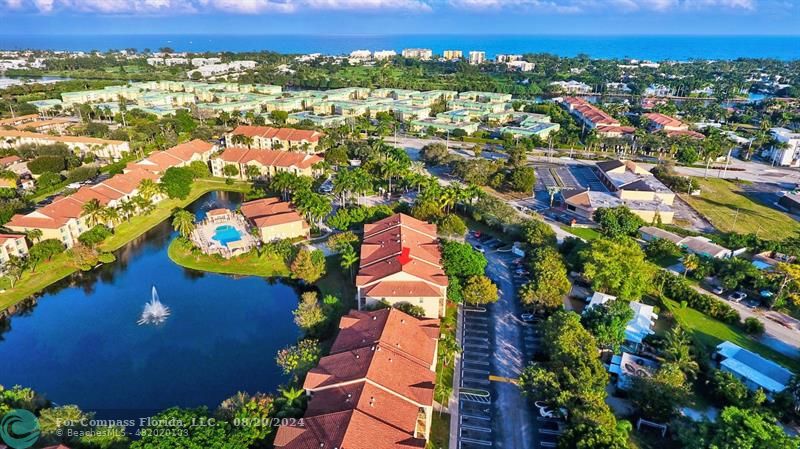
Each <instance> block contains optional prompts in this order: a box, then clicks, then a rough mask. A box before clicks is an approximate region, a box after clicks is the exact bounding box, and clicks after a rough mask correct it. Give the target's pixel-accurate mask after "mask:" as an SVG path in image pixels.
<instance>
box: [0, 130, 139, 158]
mask: <svg viewBox="0 0 800 449" xmlns="http://www.w3.org/2000/svg"><path fill="white" fill-rule="evenodd" d="M57 143H61V144H64V145H66V146H67V147H69V148H70V149H71V150H76V151H79V152H80V153H82V154H87V153H93V154H94V155H95V156H97V157H99V158H103V159H111V160H119V159H121V158H122V157H123V156H125V154H127V153H128V152H129V151H130V146H129V145H128V142H125V141H122V140H108V139H98V138H95V137H82V136H54V135H51V134H40V133H34V132H30V131H19V130H9V129H0V148H18V147H20V146H22V145H29V144H30V145H53V144H57Z"/></svg>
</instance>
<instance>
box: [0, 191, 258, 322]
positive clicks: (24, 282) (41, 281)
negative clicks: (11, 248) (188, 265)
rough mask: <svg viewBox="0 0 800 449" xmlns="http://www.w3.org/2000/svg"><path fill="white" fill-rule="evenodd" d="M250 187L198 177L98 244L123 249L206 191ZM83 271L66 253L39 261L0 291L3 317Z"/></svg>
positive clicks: (103, 247)
mask: <svg viewBox="0 0 800 449" xmlns="http://www.w3.org/2000/svg"><path fill="white" fill-rule="evenodd" d="M248 190H250V184H249V183H234V184H226V183H225V181H224V180H219V179H214V178H206V179H198V180H196V181H195V182H194V183H193V184H192V191H191V192H190V193H189V196H187V197H186V198H185V199H165V200H163V201H161V202H159V203H158V204H157V205H156V208H155V210H153V212H151V213H150V214H148V215H142V216H137V217H135V218H133V219H131V221H129V222H125V223H120V224H119V225H118V226H117V227H116V228H115V229H114V235H112V236H110V237H109V238H108V239H106V240H105V241H104V242H102V243H101V244H99V245H98V246H97V249H98V250H100V251H104V252H113V251H117V250H119V249H121V248H123V247H124V246H125V245H127V244H128V243H130V242H131V241H133V240H135V239H137V238H139V237H141V236H142V235H144V234H145V233H146V232H147V231H149V230H150V229H153V228H154V227H155V226H157V225H158V224H159V223H162V222H163V221H164V220H166V219H168V218H169V217H170V215H171V214H172V211H173V209H175V208H183V207H186V206H188V205H189V204H192V203H193V202H195V201H197V199H198V198H200V197H201V196H203V195H205V194H206V193H209V192H213V191H221V192H240V193H245V192H247V191H248ZM78 271H79V268H78V267H77V266H76V265H75V264H74V263H73V260H72V259H71V258H70V257H69V255H68V254H67V253H66V252H64V253H61V254H59V255H57V256H55V257H54V258H53V260H51V261H49V262H44V263H41V264H39V266H38V267H37V268H36V271H35V272H34V273H31V272H30V271H27V272H25V274H23V276H22V278H21V279H20V280H19V281H17V284H16V285H15V286H14V287H13V288H9V289H7V290H5V291H3V292H0V317H2V316H5V315H8V314H10V313H13V310H12V311H11V312H10V313H9V309H12V308H13V307H14V306H15V305H16V304H18V303H19V302H21V301H23V300H25V299H27V298H29V297H31V296H34V295H35V294H37V293H39V292H41V291H42V290H44V289H45V288H47V287H48V286H50V285H52V284H55V283H56V282H59V281H61V280H63V279H66V278H67V277H69V276H70V275H72V274H74V273H76V272H78Z"/></svg>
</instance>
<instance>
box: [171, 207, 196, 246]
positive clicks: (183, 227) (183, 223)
mask: <svg viewBox="0 0 800 449" xmlns="http://www.w3.org/2000/svg"><path fill="white" fill-rule="evenodd" d="M172 229H174V230H176V231H177V232H178V234H180V235H181V237H183V238H185V239H188V238H189V236H190V235H192V231H194V215H192V213H191V212H189V211H187V210H185V209H180V210H178V211H177V212H175V213H174V214H173V215H172Z"/></svg>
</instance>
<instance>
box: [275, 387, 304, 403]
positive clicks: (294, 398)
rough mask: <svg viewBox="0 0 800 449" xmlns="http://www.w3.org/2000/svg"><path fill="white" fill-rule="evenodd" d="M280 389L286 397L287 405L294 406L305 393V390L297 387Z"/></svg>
mask: <svg viewBox="0 0 800 449" xmlns="http://www.w3.org/2000/svg"><path fill="white" fill-rule="evenodd" d="M279 391H280V392H281V396H283V397H284V399H286V405H287V406H289V407H293V406H294V405H295V403H296V402H299V400H300V398H301V397H303V394H305V390H303V389H302V388H295V387H288V388H281V389H280V390H279Z"/></svg>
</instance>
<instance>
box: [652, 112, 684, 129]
mask: <svg viewBox="0 0 800 449" xmlns="http://www.w3.org/2000/svg"><path fill="white" fill-rule="evenodd" d="M642 117H644V118H646V119H647V120H650V121H651V122H654V123H656V124H658V125H659V126H661V127H670V128H679V127H681V126H684V124H683V122H682V121H680V120H678V119H676V118H675V117H670V116H668V115H665V114H661V113H659V112H648V113H647V114H644V115H642Z"/></svg>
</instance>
